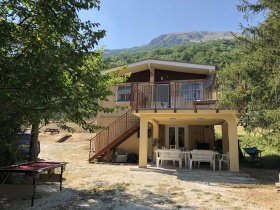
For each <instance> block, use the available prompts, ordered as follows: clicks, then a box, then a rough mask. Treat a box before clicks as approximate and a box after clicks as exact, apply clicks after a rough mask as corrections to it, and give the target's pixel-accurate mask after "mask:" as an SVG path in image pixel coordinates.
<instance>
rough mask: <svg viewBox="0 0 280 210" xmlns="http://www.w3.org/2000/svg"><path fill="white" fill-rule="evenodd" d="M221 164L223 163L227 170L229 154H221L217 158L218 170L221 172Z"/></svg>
mask: <svg viewBox="0 0 280 210" xmlns="http://www.w3.org/2000/svg"><path fill="white" fill-rule="evenodd" d="M222 163H225V164H226V165H227V167H228V170H229V153H228V152H227V153H226V154H221V155H220V156H219V170H222Z"/></svg>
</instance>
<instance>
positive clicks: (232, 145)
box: [226, 116, 239, 172]
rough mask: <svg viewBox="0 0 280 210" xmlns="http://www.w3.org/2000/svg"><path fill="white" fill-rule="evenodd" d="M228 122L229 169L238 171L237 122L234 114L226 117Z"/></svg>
mask: <svg viewBox="0 0 280 210" xmlns="http://www.w3.org/2000/svg"><path fill="white" fill-rule="evenodd" d="M226 121H227V123H228V138H229V158H230V171H235V172H238V171H239V154H238V140H237V124H236V120H235V118H234V116H232V117H229V118H227V119H226Z"/></svg>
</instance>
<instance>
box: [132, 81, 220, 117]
mask: <svg viewBox="0 0 280 210" xmlns="http://www.w3.org/2000/svg"><path fill="white" fill-rule="evenodd" d="M216 96H217V92H216V91H214V90H213V89H212V88H211V86H210V85H209V84H207V83H204V82H201V81H190V82H170V83H134V84H132V94H131V107H132V109H133V110H135V111H136V112H138V111H139V110H154V111H155V112H157V110H174V112H176V111H177V110H194V111H195V112H197V110H199V109H204V110H208V109H212V110H216V111H217V112H218V109H217V106H216V103H217V101H218V100H217V97H216Z"/></svg>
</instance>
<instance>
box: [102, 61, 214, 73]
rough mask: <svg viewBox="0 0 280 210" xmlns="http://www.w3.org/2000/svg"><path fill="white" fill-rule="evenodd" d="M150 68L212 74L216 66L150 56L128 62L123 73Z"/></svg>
mask: <svg viewBox="0 0 280 210" xmlns="http://www.w3.org/2000/svg"><path fill="white" fill-rule="evenodd" d="M114 69H115V68H111V69H108V70H105V71H104V73H105V72H108V71H111V70H114ZM148 69H150V70H151V69H160V70H169V71H178V72H188V73H194V74H206V75H212V74H214V72H215V70H216V66H214V65H207V64H196V63H186V62H178V61H168V60H159V59H154V58H148V59H145V60H140V61H138V62H135V63H131V64H128V65H127V68H126V69H124V70H123V71H122V73H129V72H139V71H144V70H148Z"/></svg>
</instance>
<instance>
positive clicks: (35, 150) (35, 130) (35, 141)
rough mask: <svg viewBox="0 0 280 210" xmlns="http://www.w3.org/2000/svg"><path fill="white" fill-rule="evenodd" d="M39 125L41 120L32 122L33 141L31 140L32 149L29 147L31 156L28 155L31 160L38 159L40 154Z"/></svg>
mask: <svg viewBox="0 0 280 210" xmlns="http://www.w3.org/2000/svg"><path fill="white" fill-rule="evenodd" d="M39 125H40V124H39V122H35V123H33V124H32V129H31V141H30V149H29V157H28V161H29V162H33V161H36V159H37V156H38V151H39V148H38V137H39Z"/></svg>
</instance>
